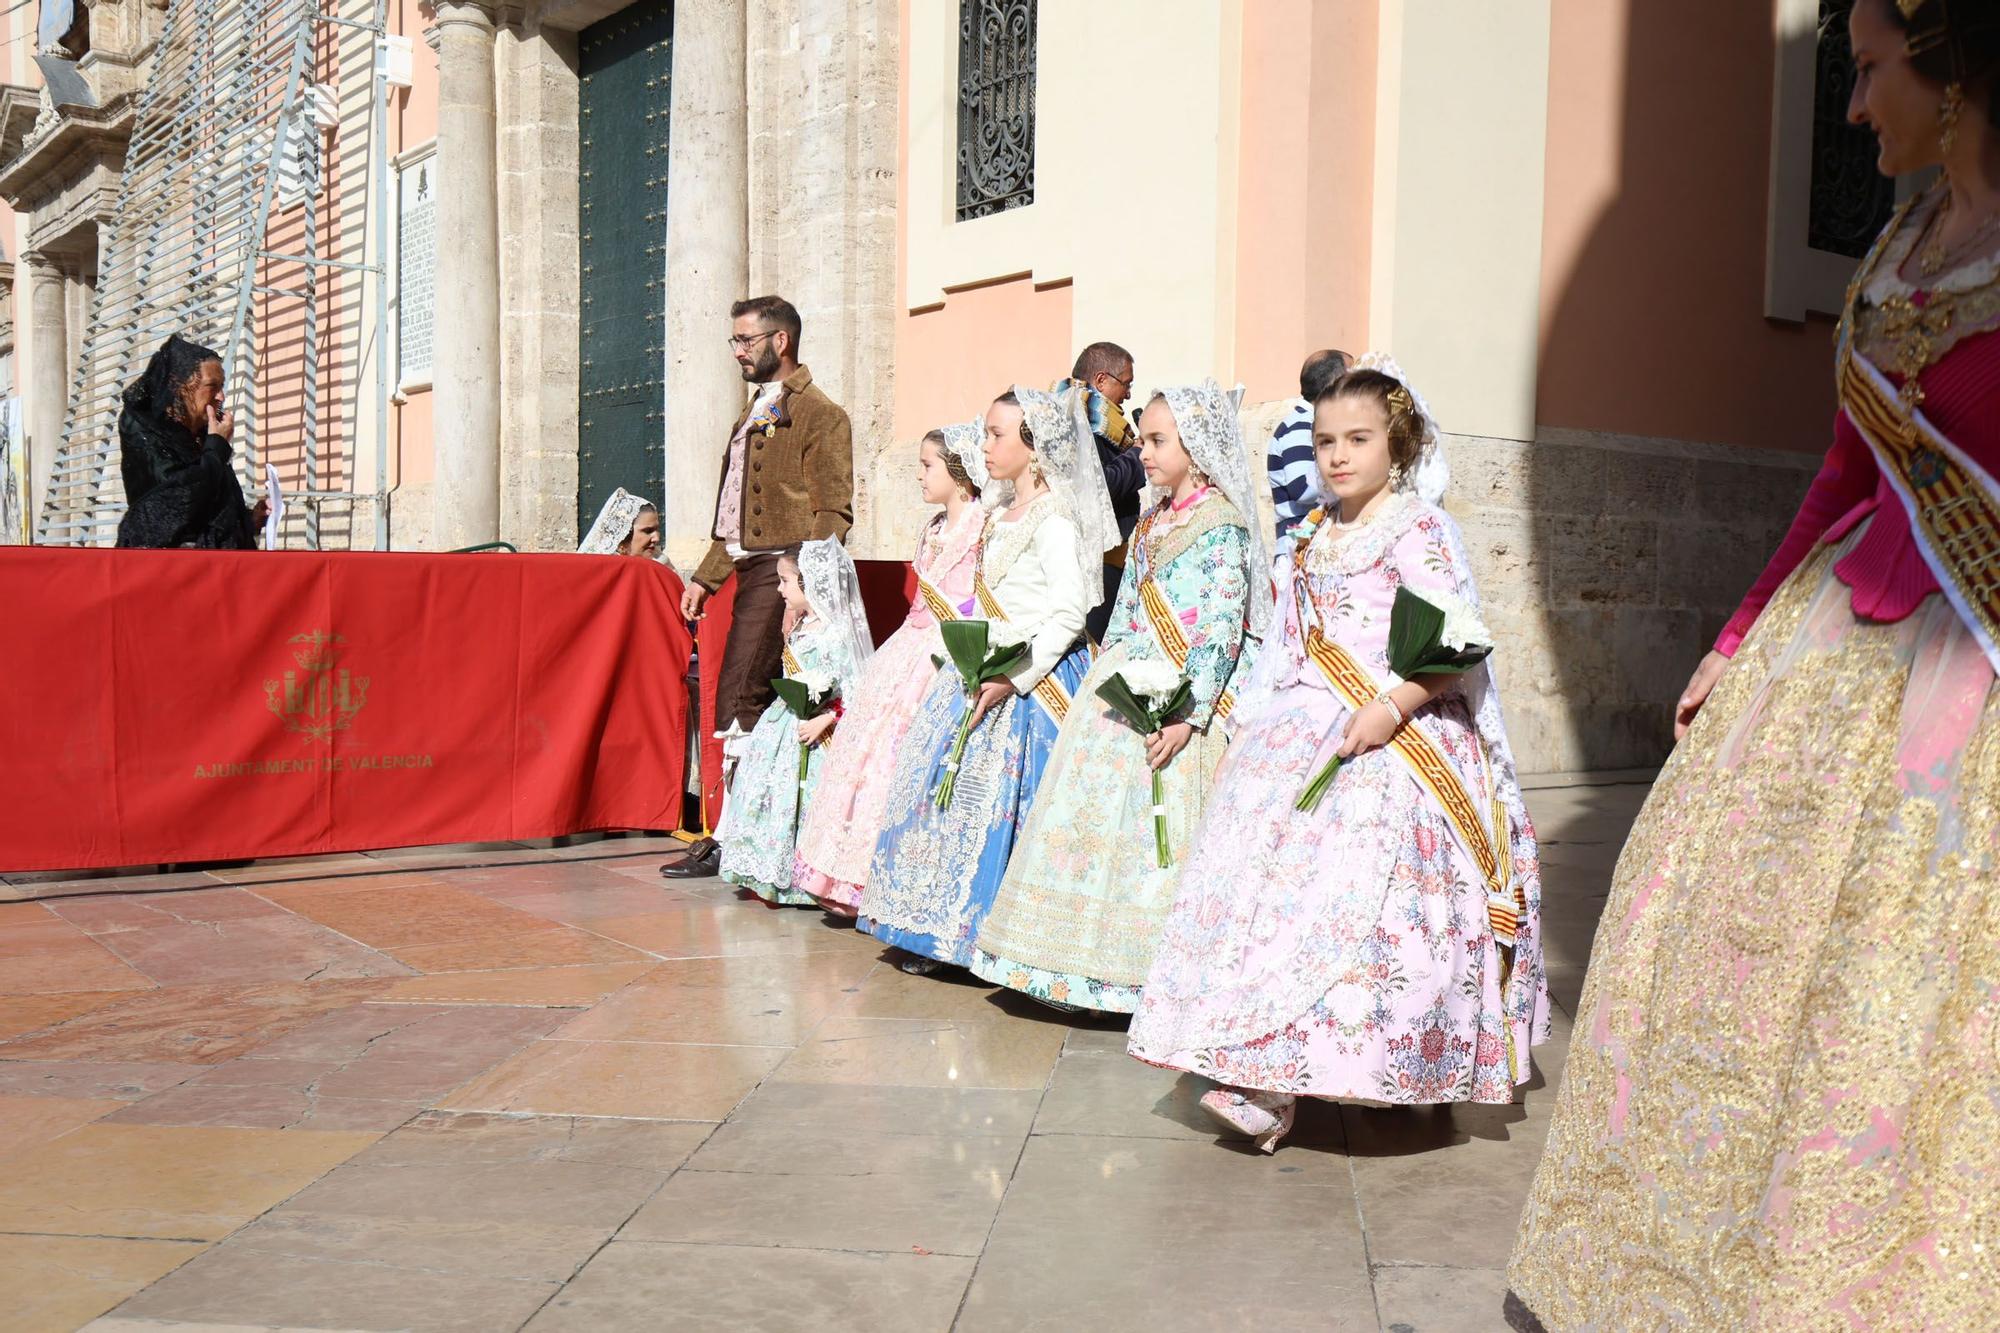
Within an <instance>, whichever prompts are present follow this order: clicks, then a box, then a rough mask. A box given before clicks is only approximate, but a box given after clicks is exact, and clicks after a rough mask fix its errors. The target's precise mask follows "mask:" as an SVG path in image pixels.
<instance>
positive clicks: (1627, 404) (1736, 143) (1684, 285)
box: [1468, 0, 1833, 451]
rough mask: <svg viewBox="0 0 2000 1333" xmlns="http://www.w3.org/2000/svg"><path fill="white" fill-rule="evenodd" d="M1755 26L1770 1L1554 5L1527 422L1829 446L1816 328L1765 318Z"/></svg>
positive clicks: (1762, 39) (1762, 92) (1766, 149)
mask: <svg viewBox="0 0 2000 1333" xmlns="http://www.w3.org/2000/svg"><path fill="white" fill-rule="evenodd" d="M1772 27H1773V25H1772V14H1771V5H1770V3H1769V0H1762V2H1761V3H1744V0H1688V3H1686V4H1681V5H1660V4H1655V3H1650V2H1649V0H1553V12H1552V31H1551V36H1550V51H1549V117H1548V119H1549V129H1548V165H1547V184H1546V190H1547V203H1546V213H1545V217H1544V224H1543V234H1542V243H1543V256H1542V355H1541V369H1540V375H1539V382H1538V386H1537V392H1538V396H1539V413H1538V419H1539V421H1540V422H1541V423H1542V424H1544V425H1551V426H1571V427H1581V428H1585V429H1591V430H1603V431H1617V432H1622V433H1629V434H1638V435H1656V436H1668V437H1673V438H1678V439H1688V440H1707V441H1715V442H1721V443H1729V444H1745V445H1761V446H1766V447H1774V448H1785V449H1799V450H1811V451H1818V450H1820V449H1823V448H1824V447H1825V446H1826V439H1827V429H1828V423H1829V421H1830V419H1831V415H1832V411H1833V387H1832V386H1833V372H1832V347H1831V331H1832V330H1831V325H1830V324H1829V323H1828V322H1826V321H1822V320H1815V321H1812V322H1810V323H1808V324H1806V325H1805V326H1804V327H1799V326H1794V325H1785V324H1779V323H1775V322H1772V321H1769V320H1766V319H1765V318H1764V315H1763V290H1764V244H1765V211H1766V193H1767V191H1768V188H1769V184H1768V182H1769V171H1770V151H1771V144H1770V139H1771V89H1772V80H1773V77H1774V68H1775V53H1774V47H1773V37H1772ZM1468 202H1470V201H1468Z"/></svg>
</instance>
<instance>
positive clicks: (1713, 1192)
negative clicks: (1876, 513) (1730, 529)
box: [1509, 533, 2000, 1333]
mask: <svg viewBox="0 0 2000 1333" xmlns="http://www.w3.org/2000/svg"><path fill="white" fill-rule="evenodd" d="M1856 539H1858V533H1857V534H1856V535H1855V536H1854V537H1850V539H1849V540H1848V541H1847V542H1844V543H1842V544H1841V546H1840V547H1839V548H1829V547H1822V548H1820V550H1819V551H1818V552H1816V553H1815V555H1814V557H1813V558H1812V559H1810V560H1808V561H1807V562H1806V563H1805V564H1804V565H1802V566H1801V567H1800V568H1799V569H1798V570H1797V571H1795V572H1794V573H1793V575H1792V577H1791V578H1790V579H1789V580H1787V581H1786V583H1785V584H1784V586H1783V587H1782V588H1781V589H1780V590H1779V592H1778V594H1777V596H1776V597H1775V598H1774V599H1773V600H1772V602H1771V604H1770V606H1769V607H1768V608H1767V609H1766V610H1765V612H1764V614H1763V616H1762V617H1760V618H1759V620H1758V622H1757V626H1756V628H1755V630H1754V631H1753V632H1752V633H1751V635H1750V637H1749V638H1748V639H1746V640H1745V641H1744V643H1743V645H1742V647H1741V648H1740V649H1739V650H1738V652H1737V654H1736V658H1735V661H1734V663H1733V664H1732V665H1731V667H1730V668H1729V670H1728V671H1727V672H1726V673H1725V674H1724V676H1723V678H1722V681H1721V682H1720V683H1719V684H1718V685H1717V687H1716V689H1715V692H1714V694H1713V695H1712V696H1711V698H1710V699H1709V701H1708V703H1707V705H1706V706H1705V707H1704V708H1703V710H1702V712H1701V714H1700V716H1699V718H1698V719H1697V721H1696V723H1695V726H1694V728H1693V730H1692V731H1690V733H1689V734H1688V736H1687V738H1686V740H1685V741H1684V742H1683V743H1682V744H1681V745H1680V747H1679V748H1678V749H1677V750H1676V751H1675V752H1674V755H1673V757H1672V759H1671V760H1670V761H1669V762H1668V764H1667V766H1666V768H1665V770H1664V771H1663V772H1662V773H1661V775H1660V779H1659V782H1658V784H1657V785H1656V786H1655V788H1654V790H1653V793H1652V795H1651V797H1650V799H1649V800H1648V801H1647V803H1646V807H1645V809H1644V811H1643V812H1642V813H1641V814H1640V816H1639V820H1638V822H1637V824H1636V825H1635V826H1634V828H1633V830H1632V835H1631V838H1630V840H1629V841H1628V842H1627V843H1626V845H1625V850H1624V853H1623V855H1622V856H1621V857H1620V858H1619V862H1618V868H1617V872H1616V874H1615V876H1614V878H1613V882H1612V887H1611V892H1610V897H1609V900H1608V902H1607V903H1606V905H1605V909H1604V916H1603V918H1602V920H1601V922H1600V923H1599V926H1598V931H1597V940H1596V944H1595V946H1594V947H1593V949H1592V951H1591V958H1590V969H1589V973H1588V980H1587V982H1586V984H1585V986H1584V991H1583V998H1582V1002H1581V1004H1580V1006H1579V1008H1578V1011H1577V1022H1576V1031H1575V1036H1574V1038H1573V1040H1572V1045H1571V1050H1570V1054H1569V1061H1568V1068H1567V1073H1566V1076H1565V1078H1564V1081H1563V1086H1562V1091H1561V1095H1560V1098H1559V1100H1558V1102H1557V1107H1556V1115H1555V1122H1554V1125H1553V1126H1552V1128H1551V1130H1550V1134H1549V1143H1548V1148H1547V1150H1546V1152H1545V1153H1544V1155H1543V1158H1542V1162H1541V1166H1540V1168H1539V1169H1538V1171H1537V1173H1536V1176H1535V1183H1534V1188H1533V1190H1532V1192H1531V1194H1530V1196H1529V1200H1528V1205H1527V1208H1526V1211H1525V1212H1524V1213H1523V1214H1522V1219H1521V1228H1520V1235H1519V1238H1518V1241H1517V1244H1516V1247H1515V1250H1514V1257H1513V1263H1512V1267H1511V1269H1510V1272H1509V1279H1510V1285H1511V1287H1512V1289H1513V1291H1514V1293H1515V1294H1516V1296H1517V1297H1518V1298H1519V1300H1520V1301H1521V1302H1522V1303H1524V1304H1525V1305H1526V1306H1527V1307H1528V1309H1530V1310H1531V1311H1532V1312H1533V1313H1534V1315H1535V1316H1536V1317H1538V1318H1539V1319H1540V1320H1541V1321H1542V1323H1543V1324H1544V1325H1545V1326H1546V1327H1547V1328H1548V1329H1549V1330H1552V1331H1553V1333H1567V1331H1568V1330H1572V1329H1605V1330H1619V1331H1621V1333H1622V1331H1623V1330H1636V1329H1683V1328H1685V1329H1703V1330H1708V1329H1729V1330H1734V1329H1758V1330H1774V1329H1896V1330H1903V1329H1971V1328H1991V1327H1994V1324H1995V1320H1996V1319H1997V1318H2000V1315H1996V1314H1995V1308H1996V1300H2000V1296H1997V1295H1996V1293H2000V873H1996V862H2000V809H1996V806H1997V805H2000V689H1996V688H1995V687H1994V681H1993V675H1992V671H1991V669H1990V667H1989V666H1988V664H1987V662H1986V659H1985V658H1984V657H1983V656H1982V655H1981V654H1980V652H1979V650H1978V648H1977V646H1976V645H1975V644H1974V643H1973V641H1972V639H1971V637H1970V635H1968V634H1967V633H1966V631H1965V628H1964V626H1963V625H1962V624H1961V623H1960V622H1959V621H1958V619H1957V617H1956V615H1955V614H1954V613H1953V611H1952V610H1951V608H1950V607H1949V606H1948V605H1946V604H1945V602H1944V599H1943V598H1942V597H1941V596H1938V595H1935V594H1934V595H1933V596H1931V597H1930V598H1929V599H1928V600H1926V601H1925V602H1924V603H1923V604H1922V605H1921V606H1920V607H1919V608H1918V609H1917V611H1916V612H1915V613H1914V614H1913V615H1911V616H1909V617H1908V618H1906V619H1905V620H1902V621H1899V622H1897V623H1894V624H1878V623H1872V622H1864V621H1860V620H1857V619H1856V618H1855V617H1854V614H1853V612H1852V610H1851V609H1850V606H1849V598H1850V594H1849V590H1848V589H1847V588H1846V587H1844V586H1843V585H1841V584H1840V583H1839V581H1838V580H1836V579H1835V578H1834V576H1833V573H1832V570H1833V565H1834V562H1835V561H1836V560H1837V559H1838V557H1839V556H1840V554H1842V553H1843V552H1844V550H1846V549H1847V548H1848V547H1849V546H1851V545H1852V542H1853V541H1854V540H1856Z"/></svg>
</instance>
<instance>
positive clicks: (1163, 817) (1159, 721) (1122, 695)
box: [1097, 659, 1192, 870]
mask: <svg viewBox="0 0 2000 1333" xmlns="http://www.w3.org/2000/svg"><path fill="white" fill-rule="evenodd" d="M1191 693H1192V690H1191V689H1190V688H1189V686H1188V683H1187V680H1186V678H1185V677H1183V676H1182V675H1181V673H1180V668H1178V667H1176V666H1174V665H1173V664H1172V663H1169V662H1161V661H1157V660H1150V659H1149V660H1144V661H1134V662H1127V663H1126V664H1125V665H1124V666H1122V667H1120V668H1118V670H1116V671H1114V672H1113V673H1112V674H1111V676H1110V678H1109V679H1108V680H1106V681H1105V682H1104V683H1103V684H1101V685H1099V686H1098V687H1097V697H1098V698H1100V699H1102V700H1104V702H1105V703H1107V704H1110V705H1111V708H1112V711H1113V712H1115V713H1117V714H1118V716H1120V717H1122V718H1124V719H1125V721H1126V722H1127V723H1128V724H1129V725H1130V726H1131V728H1132V730H1134V731H1136V732H1138V733H1139V735H1140V736H1141V737H1146V736H1151V735H1153V734H1154V733H1155V732H1157V731H1159V729H1160V728H1161V727H1164V726H1166V725H1167V723H1168V721H1169V720H1170V719H1171V718H1172V717H1173V715H1174V714H1175V713H1178V712H1180V711H1181V709H1183V708H1185V707H1187V702H1188V697H1189V695H1190V694H1191ZM1153 856H1154V859H1155V861H1156V862H1157V864H1158V865H1159V867H1160V868H1161V869H1162V870H1164V869H1165V868H1166V867H1168V866H1170V865H1172V864H1173V863H1174V858H1173V854H1172V851H1171V849H1170V848H1169V847H1168V846H1167V807H1166V792H1165V788H1164V787H1162V785H1161V783H1160V770H1159V769H1157V768H1156V769H1154V770H1153Z"/></svg>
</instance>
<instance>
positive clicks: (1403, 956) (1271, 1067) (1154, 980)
mask: <svg viewBox="0 0 2000 1333" xmlns="http://www.w3.org/2000/svg"><path fill="white" fill-rule="evenodd" d="M1356 366H1357V368H1356V369H1354V370H1350V371H1349V372H1348V373H1347V374H1346V375H1344V376H1342V377H1341V379H1340V380H1339V381H1338V382H1336V383H1335V384H1334V385H1333V386H1332V387H1331V388H1329V389H1328V390H1327V392H1326V393H1325V394H1323V395H1321V397H1320V400H1319V403H1318V405H1317V412H1316V415H1315V420H1314V430H1313V439H1314V447H1315V450H1316V452H1317V455H1318V462H1319V469H1320V477H1321V481H1322V485H1323V487H1324V491H1323V495H1324V506H1325V507H1324V508H1323V509H1322V510H1319V511H1315V513H1314V515H1313V516H1312V517H1311V518H1309V519H1308V521H1307V524H1306V526H1305V527H1304V528H1302V529H1300V530H1299V532H1297V533H1295V534H1294V537H1295V538H1296V539H1297V540H1295V541H1294V542H1293V543H1292V549H1291V550H1289V551H1286V552H1284V553H1283V554H1281V556H1280V558H1279V561H1278V571H1277V572H1278V583H1277V607H1276V615H1275V617H1274V623H1273V627H1272V632H1271V634H1270V635H1269V636H1268V638H1267V639H1266V641H1265V643H1264V646H1263V649H1262V652H1261V655H1260V656H1259V658H1258V663H1257V667H1256V669H1255V670H1254V671H1253V672H1252V673H1251V678H1250V682H1249V684H1248V686H1247V687H1246V688H1245V689H1244V691H1243V693H1242V695H1241V696H1240V697H1239V699H1238V701H1237V707H1236V712H1235V718H1234V724H1235V725H1234V734H1233V738H1232V740H1231V743H1230V746H1229V750H1228V753H1227V754H1226V755H1225V756H1224V758H1223V761H1222V766H1221V768H1220V769H1219V770H1218V771H1217V773H1216V779H1215V788H1214V790H1213V791H1212V792H1211V793H1210V795H1209V800H1208V806H1207V808H1206V810H1205V811H1204V813H1203V816H1202V825H1201V831H1200V833H1199V834H1197V836H1196V837H1195V839H1194V840H1193V843H1192V845H1191V847H1190V850H1189V854H1188V857H1187V860H1186V861H1185V862H1184V863H1183V864H1182V867H1181V876H1180V887H1179V890H1178V892H1177V894H1176V897H1175V900H1174V905H1173V908H1172V911H1171V913H1170V914H1169V916H1168V920H1167V925H1166V929H1165V932H1164V934H1163V936H1162V937H1161V940H1160V945H1159V950H1158V953H1157V954H1156V955H1155V959H1154V963H1153V967H1152V971H1151V973H1150V974H1149V975H1148V977H1147V979H1146V985H1145V989H1144V992H1143V993H1142V995H1141V997H1140V1001H1139V1009H1138V1012H1137V1013H1136V1014H1135V1016H1134V1018H1133V1021H1132V1035H1131V1052H1132V1054H1133V1055H1135V1056H1137V1057H1138V1058H1139V1059H1141V1060H1144V1061H1146V1062H1148V1063H1150V1064H1156V1065H1163V1066H1166V1067H1168V1068H1173V1069H1185V1070H1188V1071H1190V1072H1192V1073H1197V1074H1202V1075H1205V1076H1207V1077H1209V1078H1211V1079H1214V1080H1215V1081H1216V1082H1218V1083H1220V1084H1222V1085H1223V1086H1222V1087H1220V1088H1217V1089H1216V1090H1214V1091H1212V1092H1210V1093H1209V1094H1207V1095H1206V1096H1205V1097H1203V1098H1202V1105H1203V1107H1204V1108H1206V1109H1207V1110H1208V1112H1209V1113H1210V1114H1211V1115H1212V1116H1214V1117H1215V1118H1216V1119H1217V1120H1218V1121H1220V1122H1221V1123H1222V1124H1223V1125H1224V1126H1226V1127H1227V1128H1229V1129H1230V1130H1232V1131H1234V1132H1237V1133H1243V1134H1247V1135H1250V1136H1251V1137H1253V1138H1254V1139H1255V1140H1256V1141H1257V1143H1258V1146H1260V1147H1262V1148H1263V1149H1264V1150H1265V1151H1267V1152H1268V1151H1270V1150H1271V1149H1272V1148H1273V1147H1275V1146H1276V1144H1277V1142H1278V1140H1279V1139H1280V1138H1281V1137H1283V1135H1284V1134H1285V1132H1286V1131H1287V1130H1289V1129H1290V1128H1291V1124H1292V1116H1293V1111H1294V1105H1295V1102H1296V1100H1297V1099H1298V1098H1299V1097H1325V1098H1341V1099H1354V1100H1361V1101H1368V1102H1376V1103H1400V1104H1423V1103H1434V1102H1462V1101H1474V1102H1510V1101H1512V1100H1513V1098H1514V1089H1515V1088H1516V1087H1517V1086H1518V1085H1520V1084H1522V1083H1525V1082H1526V1081H1527V1080H1528V1077H1529V1063H1528V1049H1529V1047H1531V1046H1532V1045H1534V1044H1535V1043H1537V1042H1540V1041H1543V1040H1545V1039H1546V1038H1547V1035H1548V1028H1549V1001H1548V988H1547V985H1546V984H1545V982H1544V979H1543V974H1542V957H1541V936H1540V930H1539V921H1538V914H1539V909H1540V904H1541V874H1540V868H1539V864H1538V861H1537V854H1536V849H1535V837H1534V830H1533V828H1532V827H1531V826H1530V824H1529V822H1528V815H1527V811H1526V809H1525V808H1524V807H1523V805H1522V803H1521V792H1520V785H1519V783H1518V782H1517V781H1516V780H1515V777H1514V765H1513V758H1512V755H1511V753H1510V751H1509V749H1508V746H1507V737H1506V732H1505V730H1504V728H1503V727H1502V725H1501V720H1500V710H1499V700H1498V698H1497V696H1496V694H1495V692H1494V690H1493V688H1492V682H1491V679H1490V676H1489V672H1488V669H1487V667H1486V666H1485V665H1484V664H1481V665H1480V666H1478V667H1475V668H1474V669H1473V670H1472V671H1470V672H1468V673H1466V674H1465V675H1461V676H1440V675H1424V676H1419V677H1418V678H1416V679H1414V680H1399V679H1398V678H1397V677H1395V676H1394V675H1392V674H1391V672H1390V670H1389V649H1388V637H1389V624H1390V611H1391V608H1392V606H1393V605H1394V602H1395V598H1396V592H1397V589H1399V588H1405V587H1407V588H1409V589H1410V590H1411V591H1412V592H1414V593H1416V594H1418V595H1420V596H1427V597H1429V598H1431V599H1434V600H1435V604H1437V605H1440V606H1444V605H1446V602H1447V600H1452V601H1455V602H1456V603H1461V604H1472V603H1473V602H1474V593H1473V587H1472V573H1471V570H1470V569H1469V567H1468V565H1467V561H1466V555H1465V548H1464V545H1463V544H1462V542H1461V541H1460V539H1459V537H1458V533H1457V529H1456V528H1455V527H1454V526H1453V524H1452V522H1451V520H1450V519H1449V518H1447V517H1446V516H1445V514H1444V511H1443V510H1441V509H1439V508H1438V507H1437V506H1436V503H1435V501H1436V498H1437V496H1438V495H1440V494H1441V493H1442V490H1443V464H1442V459H1440V458H1439V457H1438V456H1437V439H1436V432H1435V430H1434V428H1433V427H1432V424H1431V421H1430V419H1429V414H1428V413H1427V412H1426V411H1425V410H1424V408H1423V404H1422V402H1421V401H1420V400H1419V399H1417V398H1416V397H1415V395H1414V394H1413V393H1412V392H1411V391H1410V389H1409V388H1408V386H1407V384H1406V382H1405V381H1404V379H1403V377H1402V374H1401V372H1400V370H1398V369H1397V368H1396V366H1395V363H1394V362H1393V361H1390V360H1388V359H1387V358H1386V357H1364V358H1362V360H1361V361H1359V362H1357V363H1356ZM1468 614H1469V613H1468ZM1482 632H1483V631H1482ZM1481 641H1483V642H1487V643H1490V639H1484V640H1481ZM1335 755H1339V756H1342V757H1343V762H1342V764H1341V766H1340V768H1339V769H1338V770H1337V773H1336V776H1335V778H1334V780H1333V783H1332V786H1331V788H1330V789H1329V790H1327V791H1326V793H1325V795H1324V797H1323V798H1322V799H1321V800H1320V801H1319V802H1318V804H1317V805H1316V806H1315V807H1313V808H1311V809H1305V810H1301V809H1299V808H1298V807H1299V805H1300V804H1301V801H1300V797H1301V795H1302V794H1303V793H1304V791H1305V789H1306V788H1307V786H1308V784H1310V783H1311V782H1312V781H1313V779H1314V776H1315V775H1316V774H1318V773H1319V772H1321V771H1322V770H1323V769H1324V768H1325V766H1326V764H1327V762H1328V761H1329V760H1330V759H1331V758H1332V757H1334V756H1335ZM1468 811H1469V812H1471V817H1470V818H1467V817H1466V814H1467V812H1468Z"/></svg>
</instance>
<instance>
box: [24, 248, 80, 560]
mask: <svg viewBox="0 0 2000 1333" xmlns="http://www.w3.org/2000/svg"><path fill="white" fill-rule="evenodd" d="M24 258H26V260H27V261H28V336H27V343H28V346H29V348H30V349H31V351H30V356H29V361H28V378H27V382H26V383H25V384H24V385H23V386H22V388H23V390H24V396H25V398H26V402H25V404H24V406H25V409H26V413H27V421H26V426H27V434H28V460H29V480H28V497H29V502H30V505H31V506H32V507H31V508H30V509H29V511H28V515H29V522H30V524H31V526H32V525H33V524H35V523H38V522H39V521H40V519H41V513H42V505H43V504H44V503H45V502H46V500H47V499H48V493H49V475H50V473H51V472H52V471H53V469H54V468H55V462H56V451H57V450H58V449H59V448H61V447H62V427H63V412H64V410H65V409H66V408H67V407H68V404H69V327H68V317H67V315H66V313H65V312H66V307H67V305H68V301H67V296H68V293H67V290H66V283H65V281H64V278H63V272H62V269H61V268H59V267H57V265H56V262H55V260H53V259H51V258H50V257H49V256H47V255H45V254H43V253H41V252H40V251H38V250H30V251H29V252H28V253H27V255H26V256H24Z"/></svg>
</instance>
